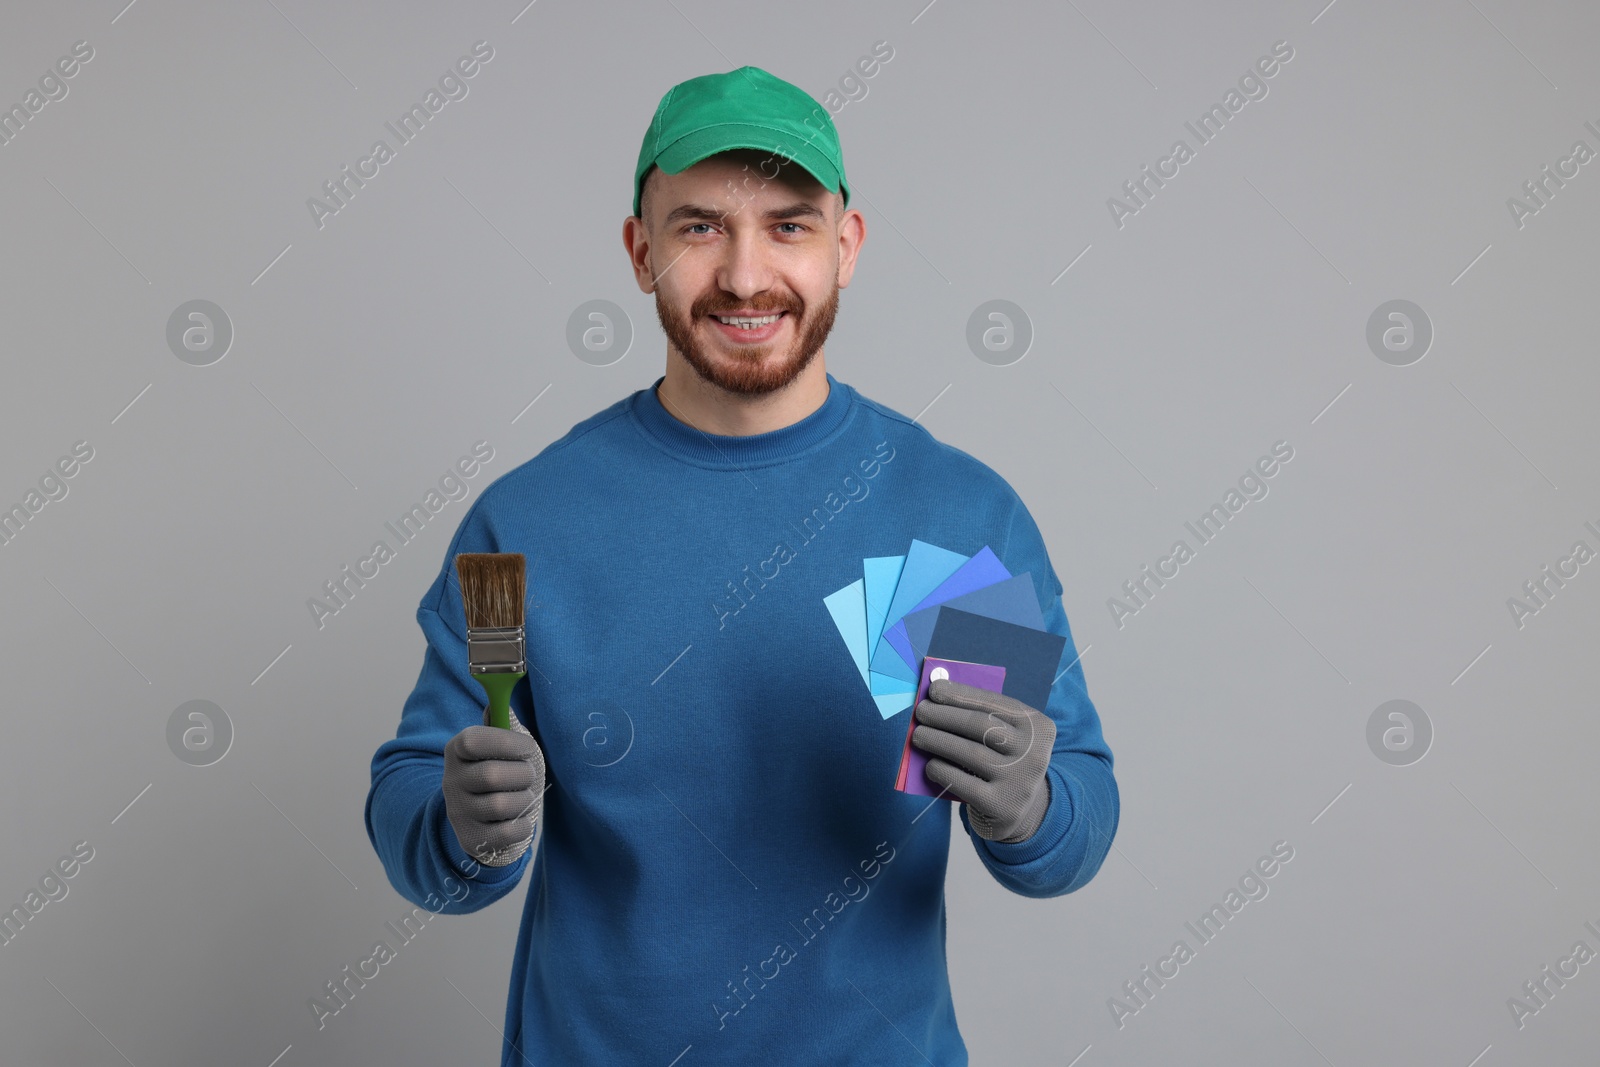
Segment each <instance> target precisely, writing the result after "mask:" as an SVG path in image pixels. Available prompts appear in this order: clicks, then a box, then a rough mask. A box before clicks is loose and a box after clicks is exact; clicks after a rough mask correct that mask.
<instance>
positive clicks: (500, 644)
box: [456, 552, 528, 730]
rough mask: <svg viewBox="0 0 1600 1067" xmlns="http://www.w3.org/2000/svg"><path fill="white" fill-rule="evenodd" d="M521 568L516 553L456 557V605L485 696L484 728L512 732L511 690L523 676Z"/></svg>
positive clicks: (523, 571) (523, 576) (523, 564)
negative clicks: (462, 612) (458, 582)
mask: <svg viewBox="0 0 1600 1067" xmlns="http://www.w3.org/2000/svg"><path fill="white" fill-rule="evenodd" d="M526 574H527V572H526V562H525V561H524V559H523V556H522V553H521V552H462V553H460V554H459V555H457V556H456V576H457V577H458V578H459V579H460V580H461V605H462V607H463V608H465V609H466V614H467V661H468V667H469V669H470V670H471V672H472V677H474V678H476V679H477V680H478V684H479V685H481V686H483V689H484V692H486V693H488V694H489V709H488V714H487V715H486V716H485V722H486V725H489V726H498V727H500V728H501V729H502V730H509V729H511V690H512V689H513V688H514V687H515V686H516V684H517V682H518V681H520V680H521V679H522V678H524V677H526V675H527V673H528V656H527V640H526V635H525V633H524V631H523V626H522V605H523V598H524V597H525V596H526V590H527V580H526Z"/></svg>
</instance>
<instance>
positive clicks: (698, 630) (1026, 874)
mask: <svg viewBox="0 0 1600 1067" xmlns="http://www.w3.org/2000/svg"><path fill="white" fill-rule="evenodd" d="M634 190H635V200H634V215H633V216H632V217H630V218H629V219H628V220H627V221H626V223H625V224H624V227H623V244H624V246H625V247H626V249H627V251H628V254H629V257H630V260H631V263H632V266H633V270H634V274H635V277H636V279H637V281H638V284H639V287H640V288H641V289H642V290H643V291H645V292H653V293H654V294H655V298H656V309H657V313H658V315H659V316H660V319H661V325H662V328H663V329H664V330H665V331H666V335H667V339H668V348H667V363H666V373H665V374H664V375H663V376H662V377H661V378H660V379H658V380H657V382H656V383H655V385H654V387H652V388H650V389H643V390H640V391H638V392H636V393H634V394H632V395H631V396H629V397H627V398H626V399H623V400H620V401H618V402H617V403H615V404H613V405H612V406H611V407H609V408H607V409H605V410H604V411H601V412H599V413H597V414H596V415H593V416H591V417H590V418H588V419H585V420H584V421H582V422H580V423H578V424H577V425H575V426H574V427H572V429H571V430H570V431H569V432H568V433H567V434H566V435H565V436H564V437H562V438H561V439H560V440H558V441H556V442H554V443H553V444H551V445H550V446H549V447H547V448H545V449H544V450H543V451H542V452H540V453H539V454H538V455H537V456H535V457H534V458H533V459H531V460H529V461H528V462H526V463H524V464H522V465H521V466H519V467H517V468H516V469H514V470H512V471H510V472H509V473H507V474H505V475H503V476H501V477H500V478H499V479H497V480H496V481H494V482H493V483H492V484H490V485H489V486H488V487H486V488H485V490H484V491H483V493H482V494H481V495H480V496H479V498H478V499H477V501H475V502H474V504H473V506H472V507H471V508H470V509H469V511H468V513H467V515H466V516H465V517H464V518H463V519H462V522H461V527H460V529H459V530H458V531H457V532H456V535H455V538H454V540H453V541H452V542H451V544H450V546H449V548H448V550H447V551H446V553H445V563H444V566H443V567H442V568H441V570H440V573H439V576H438V578H437V579H436V580H435V581H434V583H433V585H432V586H431V587H430V588H429V590H428V592H427V593H426V594H425V595H424V596H423V599H422V603H421V606H420V607H419V608H418V610H417V619H418V621H419V623H420V624H421V626H422V629H423V633H424V634H425V635H426V637H427V641H428V647H427V651H426V653H425V658H424V661H423V666H422V673H421V676H420V678H419V679H418V681H417V685H416V689H415V690H414V691H413V692H412V694H411V696H410V697H409V699H408V700H407V701H406V704H405V708H404V711H403V714H402V717H401V720H400V727H399V731H398V735H397V737H396V738H395V739H394V740H392V741H388V742H385V743H384V744H383V745H382V746H381V747H380V748H379V749H378V752H377V755H376V756H375V758H374V759H373V764H372V788H371V792H370V793H369V795H368V799H367V809H366V821H367V830H368V834H369V836H370V837H371V839H372V843H373V847H374V848H375V849H376V850H377V852H378V855H379V856H380V857H381V858H382V860H383V864H384V867H385V869H386V870H387V871H388V874H389V878H390V881H391V882H392V883H393V884H394V886H395V888H396V889H397V890H399V892H400V893H401V894H402V895H403V896H405V897H406V898H407V899H408V900H411V901H412V902H413V903H418V904H425V905H426V906H428V907H429V908H430V909H431V910H434V911H439V912H452V913H457V912H471V911H476V910H478V909H479V908H483V907H486V906H487V905H489V904H491V903H493V902H494V901H496V900H498V899H500V898H501V897H502V896H505V895H506V894H507V893H509V892H511V890H512V889H513V888H514V887H515V886H516V885H517V884H518V882H519V881H520V880H521V878H522V875H523V872H524V870H525V869H526V868H527V867H528V866H530V863H531V866H532V867H533V875H532V884H531V886H530V891H529V893H528V894H527V898H526V902H525V904H524V906H523V913H522V924H521V928H520V930H519V933H518V937H517V944H516V951H515V956H514V959H513V963H512V970H511V990H510V998H509V1003H508V1004H507V1009H506V1024H505V1039H506V1040H505V1044H504V1046H503V1048H502V1060H501V1062H502V1064H504V1065H510V1064H515V1063H524V1062H526V1063H531V1064H539V1065H541V1067H543V1065H546V1064H579V1063H583V1064H591V1063H604V1064H660V1065H663V1067H665V1065H666V1064H669V1063H681V1064H682V1065H683V1067H688V1065H691V1064H712V1063H716V1064H724V1063H725V1064H754V1063H768V1062H781V1063H785V1064H828V1065H847V1064H873V1065H878V1067H882V1065H889V1064H908V1065H909V1064H924V1063H929V1062H931V1063H936V1064H939V1065H941V1067H945V1065H959V1064H965V1063H966V1062H967V1054H966V1048H965V1045H964V1044H963V1042H962V1039H961V1035H960V1033H959V1032H958V1030H957V1027H956V1020H955V1009H954V1005H953V1003H952V1000H951V995H950V985H949V978H948V974H947V971H946V966H945V951H944V948H945V914H944V895H943V890H944V875H945V866H946V862H947V859H948V855H949V840H950V823H949V813H950V810H951V807H952V804H951V803H949V802H948V801H947V800H944V799H935V800H931V801H930V800H929V799H927V798H925V797H918V796H913V795H910V794H907V793H904V792H900V791H897V790H896V789H894V787H893V782H894V776H895V769H896V767H897V765H898V763H899V758H900V750H901V746H902V744H903V742H904V737H905V730H906V720H905V719H904V718H902V717H900V716H898V715H896V716H893V717H891V718H889V719H887V720H885V719H883V718H882V716H881V715H880V714H879V712H878V710H877V708H876V706H875V705H874V703H873V701H872V699H871V697H870V695H869V693H868V691H867V688H866V686H864V685H863V684H862V681H861V676H860V674H859V673H858V672H857V670H856V668H855V666H854V664H853V662H852V660H851V659H850V656H849V654H848V652H847V650H846V648H845V646H844V644H843V642H842V641H841V640H840V639H839V636H838V634H837V632H836V631H835V630H834V628H833V623H832V620H831V618H830V616H829V614H828V612H827V610H826V609H825V606H824V604H823V597H825V596H827V595H828V594H829V593H831V592H832V591H834V590H836V589H838V588H839V587H840V586H842V585H844V584H847V583H848V582H850V581H851V580H852V579H853V578H856V577H860V574H861V566H862V564H861V561H862V559H863V558H865V557H870V556H883V555H891V554H895V553H897V552H904V551H905V549H906V546H907V545H909V544H910V542H911V539H912V538H920V539H922V540H925V541H929V542H932V543H933V544H936V545H940V546H943V547H947V548H949V549H952V550H954V551H957V552H961V553H963V554H966V555H971V554H973V553H975V552H977V551H978V550H979V549H980V548H982V547H983V546H985V545H988V546H990V547H991V548H992V549H993V550H994V552H995V553H996V555H997V556H999V558H1000V560H1001V562H1002V563H1004V564H1005V565H1006V567H1007V568H1008V570H1009V571H1010V572H1011V573H1012V574H1021V573H1023V572H1029V573H1030V574H1031V576H1032V581H1033V585H1034V589H1035V592H1036V593H1037V595H1038V597H1039V601H1040V604H1041V605H1042V606H1043V610H1044V619H1045V622H1046V625H1047V627H1048V628H1049V629H1050V630H1051V631H1052V632H1054V633H1057V634H1062V635H1065V636H1067V638H1068V640H1067V647H1066V650H1065V652H1064V654H1063V658H1062V662H1063V663H1064V664H1068V666H1067V667H1066V669H1064V670H1063V671H1062V672H1061V674H1060V676H1059V677H1058V678H1057V679H1056V682H1055V684H1054V686H1053V687H1052V689H1051V693H1050V699H1049V702H1048V706H1047V707H1045V708H1032V707H1028V706H1027V705H1025V704H1022V703H1020V702H1019V701H1017V700H1014V699H1011V698H1008V697H1003V696H999V695H997V694H991V693H987V692H985V691H983V690H979V689H973V688H968V687H966V686H960V685H955V684H952V683H950V682H948V681H940V682H935V683H934V685H933V687H932V690H931V693H930V699H928V700H924V701H923V702H921V703H920V704H919V705H918V706H917V707H916V708H915V709H913V711H912V712H911V714H914V715H915V716H916V719H917V721H918V722H919V723H920V725H918V726H917V727H916V729H915V733H914V735H913V744H915V745H916V746H917V747H918V748H919V749H921V750H923V751H924V752H925V753H927V754H929V756H930V759H929V761H928V769H927V774H928V777H929V778H930V779H931V780H933V781H934V782H935V783H937V784H938V785H940V786H941V787H944V788H946V789H947V790H948V795H949V798H950V799H951V800H954V801H956V802H957V803H958V804H959V810H960V818H961V824H962V826H963V828H964V829H966V830H967V832H968V835H969V837H970V840H971V841H972V843H973V846H974V847H975V848H976V849H977V853H978V857H979V858H980V860H981V861H982V862H983V864H984V865H985V866H986V867H987V869H988V870H989V871H990V872H991V873H993V875H994V877H995V878H996V879H997V880H998V881H999V882H1000V883H1001V885H1003V886H1005V887H1006V888H1007V889H1010V890H1012V891H1013V892H1016V893H1019V894H1022V895H1024V896H1029V897H1050V896H1059V895H1062V894H1065V893H1070V892H1072V891H1073V890H1075V889H1077V888H1079V887H1080V886H1082V885H1084V884H1085V883H1086V882H1088V881H1089V879H1090V878H1092V877H1093V876H1094V874H1095V872H1096V871H1097V870H1098V869H1099V867H1100V864H1101V862H1102V860H1103V859H1104V858H1105V855H1106V852H1107V850H1108V849H1109V847H1110V845H1111V839H1112V837H1113V835H1114V834H1115V832H1116V826H1117V819H1118V813H1119V801H1118V793H1117V787H1116V782H1115V780H1114V779H1113V777H1112V773H1111V768H1112V760H1111V752H1110V749H1109V748H1108V747H1107V746H1106V743H1105V741H1104V739H1103V737H1102V735H1101V730H1100V723H1099V719H1098V716H1097V715H1096V713H1095V709H1094V706H1093V705H1092V704H1091V703H1090V701H1089V697H1088V694H1087V692H1086V690H1085V683H1084V678H1083V671H1082V668H1081V666H1079V665H1077V664H1076V659H1077V655H1076V652H1075V651H1074V649H1073V646H1072V642H1071V636H1070V632H1069V630H1068V626H1067V618H1066V615H1065V613H1064V611H1063V609H1062V605H1061V592H1062V586H1061V583H1060V581H1059V580H1058V579H1057V577H1056V574H1055V571H1054V569H1053V568H1052V567H1051V565H1050V561H1049V557H1048V555H1047V553H1046V551H1045V545H1044V542H1043V539H1042V538H1041V537H1040V534H1039V530H1038V528H1037V527H1036V526H1035V524H1034V521H1033V519H1032V517H1031V516H1030V515H1029V513H1028V510H1027V509H1026V508H1025V507H1024V506H1023V504H1022V501H1021V500H1020V499H1019V498H1018V497H1017V495H1016V494H1015V493H1014V492H1013V491H1012V490H1011V488H1010V487H1009V486H1008V485H1007V484H1006V483H1005V481H1004V480H1003V479H1001V478H1000V476H999V475H997V474H996V473H994V472H993V471H992V470H990V469H989V468H988V467H986V466H984V465H983V464H982V463H980V462H979V461H977V460H976V459H974V458H972V457H971V456H969V455H967V454H966V453H964V452H961V451H958V450H957V449H954V448H951V447H949V446H947V445H943V444H940V443H939V442H937V441H936V440H934V438H933V437H932V436H931V435H930V434H929V433H928V432H927V431H926V430H925V429H924V428H922V427H921V426H919V425H917V424H916V423H914V422H913V421H912V420H910V419H908V418H906V417H905V416H904V415H901V414H899V413H897V412H894V411H892V410H890V409H888V408H886V407H884V406H883V405H881V404H878V403H876V402H874V401H872V400H869V399H867V398H866V397H863V396H861V395H860V394H859V393H857V392H856V391H855V390H854V389H852V388H851V387H850V386H848V385H846V384H844V383H842V382H839V381H837V380H835V379H834V378H833V376H832V375H830V374H828V373H827V371H826V370H825V369H824V354H823V343H824V341H825V340H826V338H827V335H828V332H829V329H830V327H831V326H832V324H833V320H834V313H835V309H836V307H837V304H838V290H839V289H841V288H844V287H845V286H846V285H848V284H849V282H850V279H851V276H852V274H853V272H854V270H855V265H856V259H857V255H858V254H859V252H860V250H861V246H862V243H863V241H864V239H865V236H866V226H865V222H864V221H863V219H862V217H861V214H860V212H858V211H855V210H850V209H848V202H849V195H850V190H849V186H848V184H847V183H846V181H845V177H844V168H843V162H842V159H841V156H840V152H839V146H838V140H837V134H836V132H835V130H834V126H833V123H832V121H831V119H830V118H829V116H828V115H827V113H826V111H824V110H823V109H822V108H820V107H819V106H817V105H816V103H815V101H813V100H812V99H811V98H810V97H809V96H807V95H806V94H805V93H804V92H802V91H801V90H800V89H798V88H796V87H795V86H793V85H790V84H789V83H787V82H784V81H781V80H779V79H777V78H775V77H773V76H772V75H770V74H768V73H767V72H766V71H763V70H760V69H759V68H756V67H743V68H741V69H739V70H735V71H732V72H729V73H727V74H717V75H710V76H706V77H702V78H694V79H691V80H689V81H687V82H684V83H682V84H680V85H678V86H676V87H675V88H673V89H672V90H671V91H670V92H668V93H667V95H666V96H665V97H663V98H662V101H661V104H660V106H659V107H658V108H657V110H656V114H655V117H654V119H653V120H652V122H651V124H650V128H649V130H648V131H647V132H646V135H645V138H644V144H643V146H642V148H641V151H640V155H639V163H638V167H637V170H636V173H635V184H634ZM460 552H521V553H524V554H525V555H526V556H527V559H528V566H529V583H528V587H529V599H530V605H529V608H528V613H527V653H528V660H529V664H530V670H529V673H528V678H527V681H526V684H525V685H524V684H519V686H518V689H517V690H516V692H515V695H514V696H513V700H512V706H513V710H514V712H515V716H514V727H515V728H514V729H513V730H510V731H508V730H498V729H495V728H493V727H490V726H486V725H483V694H482V690H481V689H480V688H479V687H478V686H477V685H476V684H475V683H473V682H472V681H471V679H470V677H469V675H468V673H467V662H468V660H467V650H466V641H465V631H464V626H465V619H464V616H463V608H462V604H461V596H460V589H459V586H458V584H457V583H455V582H453V581H451V578H450V576H451V573H452V567H451V563H452V561H453V559H454V557H455V555H456V554H457V553H460ZM547 789H548V796H546V790H547ZM541 814H542V815H543V816H544V825H543V834H542V837H541V838H540V844H539V848H538V850H537V851H536V853H533V854H531V856H530V846H531V844H532V839H533V835H534V829H535V825H536V821H537V820H538V818H539V817H540V815H541ZM446 897H448V898H449V899H448V900H446V899H445V898H446ZM441 905H442V906H441ZM1009 949H1010V946H1008V945H1006V944H1004V943H995V944H991V945H989V946H988V948H987V951H989V952H990V953H992V954H993V957H994V959H995V961H996V963H997V964H999V965H1003V963H1004V961H1005V958H1006V955H1007V952H1008V951H1009ZM678 1057H682V1059H681V1060H679V1059H678Z"/></svg>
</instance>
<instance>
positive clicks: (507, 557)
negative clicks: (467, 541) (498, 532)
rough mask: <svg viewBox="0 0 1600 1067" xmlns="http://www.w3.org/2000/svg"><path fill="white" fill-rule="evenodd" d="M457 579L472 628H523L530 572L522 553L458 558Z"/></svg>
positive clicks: (468, 622)
mask: <svg viewBox="0 0 1600 1067" xmlns="http://www.w3.org/2000/svg"><path fill="white" fill-rule="evenodd" d="M456 576H457V577H458V578H460V579H461V603H462V606H463V607H465V608H466V612H467V627H468V629H474V630H475V629H478V628H480V627H485V626H492V627H506V626H521V625H522V605H523V601H524V598H525V597H526V596H527V570H526V562H525V560H524V559H523V556H522V553H521V552H463V553H461V554H459V555H457V556H456Z"/></svg>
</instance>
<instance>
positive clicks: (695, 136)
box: [655, 122, 850, 199]
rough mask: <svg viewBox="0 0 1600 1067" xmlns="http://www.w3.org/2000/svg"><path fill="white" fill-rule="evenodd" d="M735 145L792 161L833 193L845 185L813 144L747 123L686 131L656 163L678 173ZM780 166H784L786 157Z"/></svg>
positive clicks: (730, 123) (657, 158)
mask: <svg viewBox="0 0 1600 1067" xmlns="http://www.w3.org/2000/svg"><path fill="white" fill-rule="evenodd" d="M735 148H753V149H757V150H759V151H763V152H771V153H773V154H774V155H776V156H780V157H782V159H783V160H792V161H794V162H795V163H798V164H799V165H800V166H801V167H802V168H804V169H805V171H806V172H807V173H808V174H810V175H811V176H812V177H813V178H815V179H817V181H818V182H820V183H822V186H823V188H825V189H827V190H828V191H829V192H830V193H837V192H839V191H840V190H841V187H842V185H843V183H842V181H841V180H840V175H839V172H838V170H837V169H835V168H834V166H833V164H832V163H830V162H829V161H828V157H827V156H825V155H823V154H822V153H821V152H820V151H818V150H817V149H816V148H814V147H812V146H811V145H810V144H808V143H806V142H804V141H802V142H800V143H798V144H795V143H794V142H793V141H792V140H791V139H790V138H789V136H788V135H787V134H786V133H784V132H783V131H781V130H774V129H770V128H768V127H766V126H757V125H754V124H751V123H744V122H729V123H723V124H721V125H717V126H708V127H706V128H705V129H703V130H696V131H695V132H693V133H689V134H685V135H684V136H682V137H680V138H678V139H677V140H676V141H674V142H672V143H671V144H670V145H667V146H666V147H665V148H663V149H662V150H661V151H660V152H659V153H657V154H656V160H655V163H656V166H658V167H660V168H661V169H662V170H663V171H665V172H666V173H668V174H677V173H678V172H679V171H682V170H686V169H688V168H689V167H692V166H694V165H695V164H696V163H698V162H700V161H701V160H703V159H708V158H710V157H711V156H714V155H716V154H717V153H718V152H727V151H729V150H730V149H735ZM778 165H779V166H780V167H781V166H782V165H783V162H782V160H780V162H779V164H778ZM764 176H766V175H764ZM844 195H845V197H846V198H847V199H848V197H849V195H850V192H849V190H848V189H847V188H846V189H844Z"/></svg>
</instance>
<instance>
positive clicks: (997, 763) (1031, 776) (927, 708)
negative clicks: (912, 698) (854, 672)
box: [911, 678, 1056, 845]
mask: <svg viewBox="0 0 1600 1067" xmlns="http://www.w3.org/2000/svg"><path fill="white" fill-rule="evenodd" d="M912 714H914V715H915V716H916V718H917V723H918V725H917V726H916V727H915V728H914V729H913V730H912V733H911V743H912V744H913V745H915V746H916V747H917V748H919V749H921V750H922V751H923V752H926V753H927V754H928V757H929V759H928V766H927V771H926V773H927V775H928V781H930V782H932V783H934V784H935V785H938V786H943V787H945V788H946V789H948V790H949V791H950V793H951V794H953V795H954V796H955V797H956V798H957V799H959V800H961V801H962V802H964V803H965V804H966V805H967V821H968V822H970V823H971V824H972V829H973V832H974V833H976V834H977V835H978V836H979V837H981V838H984V839H985V840H988V841H998V842H1000V843H1002V844H1007V845H1014V844H1017V843H1019V842H1022V841H1026V840H1027V839H1028V838H1030V837H1032V836H1033V833H1034V831H1035V830H1037V829H1039V824H1040V823H1042V822H1044V813H1045V809H1046V808H1048V807H1049V806H1050V782H1049V780H1048V779H1047V778H1046V777H1045V770H1046V769H1047V768H1048V767H1049V766H1050V750H1051V749H1052V747H1054V745H1055V741H1056V723H1055V720H1054V719H1052V718H1050V716H1048V715H1046V714H1045V713H1044V712H1042V711H1040V710H1038V709H1037V708H1033V707H1029V706H1028V705H1027V704H1024V703H1023V702H1022V701H1020V700H1017V699H1015V698H1014V697H1008V696H1002V695H1001V694H999V693H991V692H989V691H988V690H987V689H979V688H977V687H976V686H971V685H962V684H961V683H959V682H952V681H950V680H949V679H947V678H941V679H939V680H938V681H936V682H934V683H933V684H931V685H930V686H928V697H927V699H925V700H923V701H921V702H919V703H918V704H917V707H916V710H915V711H914V712H913V713H912Z"/></svg>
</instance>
